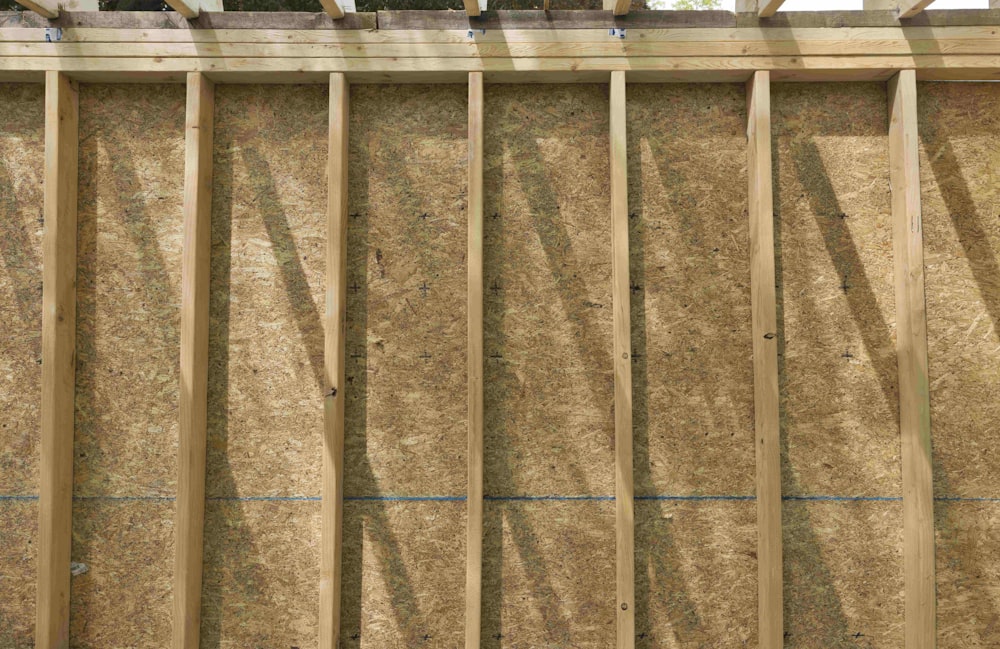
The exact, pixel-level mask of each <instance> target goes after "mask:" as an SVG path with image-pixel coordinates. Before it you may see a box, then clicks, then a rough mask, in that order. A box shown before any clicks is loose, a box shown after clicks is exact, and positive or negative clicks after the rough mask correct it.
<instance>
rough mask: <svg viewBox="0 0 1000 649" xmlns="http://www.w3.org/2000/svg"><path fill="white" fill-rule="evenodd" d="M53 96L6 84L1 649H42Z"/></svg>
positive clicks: (0, 352)
mask: <svg viewBox="0 0 1000 649" xmlns="http://www.w3.org/2000/svg"><path fill="white" fill-rule="evenodd" d="M44 110H45V92H44V88H42V87H41V86H39V85H14V84H0V115H3V120H2V122H0V332H2V335H0V647H4V648H7V647H10V648H11V649H22V648H25V649H26V648H28V647H31V646H33V645H34V628H35V552H36V549H35V548H36V543H35V533H36V531H37V523H36V520H37V517H38V506H37V502H36V501H34V500H19V499H5V498H4V497H11V496H15V497H17V496H19V497H26V498H30V497H31V496H32V495H34V494H37V493H38V439H39V433H38V430H39V425H40V414H39V400H40V397H41V392H42V391H41V359H42V344H41V343H42V341H41V333H42V202H43V201H42V181H43V178H44V168H43V162H44V160H45V129H44Z"/></svg>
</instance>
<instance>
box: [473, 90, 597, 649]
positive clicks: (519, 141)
mask: <svg viewBox="0 0 1000 649" xmlns="http://www.w3.org/2000/svg"><path fill="white" fill-rule="evenodd" d="M484 113H485V125H486V130H485V157H484V182H485V206H484V210H485V224H484V239H485V243H484V246H485V249H484V254H485V257H484V260H485V261H484V263H485V278H484V281H485V282H486V287H487V289H486V294H485V314H484V326H485V343H484V344H485V355H486V367H485V371H484V381H485V407H486V411H485V412H486V414H485V432H484V436H485V478H484V482H485V486H484V488H485V492H486V494H487V497H488V498H489V497H492V498H493V499H492V500H490V501H489V502H487V503H486V511H485V523H484V524H485V527H486V531H485V534H486V536H485V542H484V556H485V561H484V574H483V582H484V583H483V589H484V592H483V607H484V608H483V637H484V642H485V643H486V644H485V646H487V647H522V646H553V647H556V646H560V647H568V646H573V647H605V646H609V645H612V644H613V643H614V620H615V617H614V616H615V613H614V605H615V591H614V587H615V586H614V584H615V572H614V529H615V523H614V503H613V502H610V501H608V500H599V499H598V500H574V499H576V498H581V497H584V498H587V497H597V498H605V499H606V498H608V496H609V495H610V494H613V493H614V457H613V453H614V449H613V439H614V418H613V411H612V407H613V402H614V394H613V387H614V381H613V377H612V359H611V353H612V348H611V342H612V338H611V235H610V216H609V215H610V204H609V191H610V189H609V177H608V156H609V143H608V97H607V87H606V86H589V85H573V86H489V87H487V89H486V104H485V111H484Z"/></svg>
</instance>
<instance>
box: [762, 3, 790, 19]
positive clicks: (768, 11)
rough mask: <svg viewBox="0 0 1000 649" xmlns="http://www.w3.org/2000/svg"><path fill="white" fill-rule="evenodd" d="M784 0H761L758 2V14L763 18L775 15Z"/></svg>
mask: <svg viewBox="0 0 1000 649" xmlns="http://www.w3.org/2000/svg"><path fill="white" fill-rule="evenodd" d="M784 2H785V0H760V1H759V2H758V3H757V15H758V16H760V17H761V18H767V17H768V16H773V15H774V14H775V13H777V11H778V8H779V7H781V5H782V4H784Z"/></svg>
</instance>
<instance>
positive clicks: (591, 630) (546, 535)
mask: <svg viewBox="0 0 1000 649" xmlns="http://www.w3.org/2000/svg"><path fill="white" fill-rule="evenodd" d="M483 525H484V540H483V620H482V624H483V626H482V631H483V635H482V644H483V647H484V648H493V649H498V648H500V647H505V648H506V647H509V648H512V649H513V648H515V647H516V648H520V647H545V648H547V649H556V648H557V647H580V648H581V649H598V648H602V649H603V648H604V647H611V646H614V643H615V590H614V588H615V553H614V551H615V536H614V530H615V510H614V503H610V502H607V501H501V502H488V503H487V507H486V511H485V518H484V523H483Z"/></svg>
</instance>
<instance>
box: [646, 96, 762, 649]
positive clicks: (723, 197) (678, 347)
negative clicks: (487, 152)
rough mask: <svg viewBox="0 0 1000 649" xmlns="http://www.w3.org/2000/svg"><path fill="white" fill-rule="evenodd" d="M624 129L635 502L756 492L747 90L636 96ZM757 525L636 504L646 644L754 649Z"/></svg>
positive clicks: (741, 518) (713, 506)
mask: <svg viewBox="0 0 1000 649" xmlns="http://www.w3.org/2000/svg"><path fill="white" fill-rule="evenodd" d="M628 129H629V143H628V145H629V146H628V152H629V216H630V219H629V224H630V233H629V234H630V239H631V241H630V243H631V260H630V266H631V268H630V270H631V287H632V349H633V350H634V352H635V354H634V359H633V360H634V362H633V364H632V380H633V399H634V401H633V416H634V421H635V426H634V431H635V444H636V446H635V448H636V451H635V481H636V493H637V494H638V495H640V496H643V495H645V496H651V495H663V494H671V495H695V494H712V495H740V496H745V495H749V494H753V493H754V445H753V374H752V369H753V367H752V364H751V331H750V260H749V233H748V230H747V228H748V219H747V213H746V201H747V180H746V91H745V89H744V87H743V86H742V85H738V86H728V85H664V86H648V85H636V86H630V87H629V89H628ZM755 517H756V508H755V505H754V504H753V503H747V502H742V503H720V502H716V501H707V502H697V503H685V504H683V505H678V504H675V503H674V504H671V503H664V502H662V501H646V502H641V504H640V506H639V507H637V509H636V525H637V538H636V554H637V561H636V569H637V571H638V577H637V580H638V581H637V588H638V593H637V602H636V606H637V610H636V615H637V622H636V624H637V630H638V632H639V633H640V634H645V635H644V636H642V637H640V638H639V640H640V642H639V645H638V646H641V647H671V646H675V645H673V644H671V643H672V642H676V643H678V645H679V646H687V645H688V644H691V646H696V645H699V644H702V643H706V642H715V643H719V644H720V646H722V645H725V646H741V645H742V643H744V642H749V641H755V638H756V628H757V619H756V614H755V612H754V611H755V610H756V607H755V604H754V603H755V601H756V583H757V565H756V560H755V552H756V538H757V534H756V518H755ZM699 539H700V540H699ZM704 539H713V541H711V542H708V543H705V542H704ZM718 584H726V587H725V589H724V590H725V592H724V593H723V592H720V591H719V590H718Z"/></svg>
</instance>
